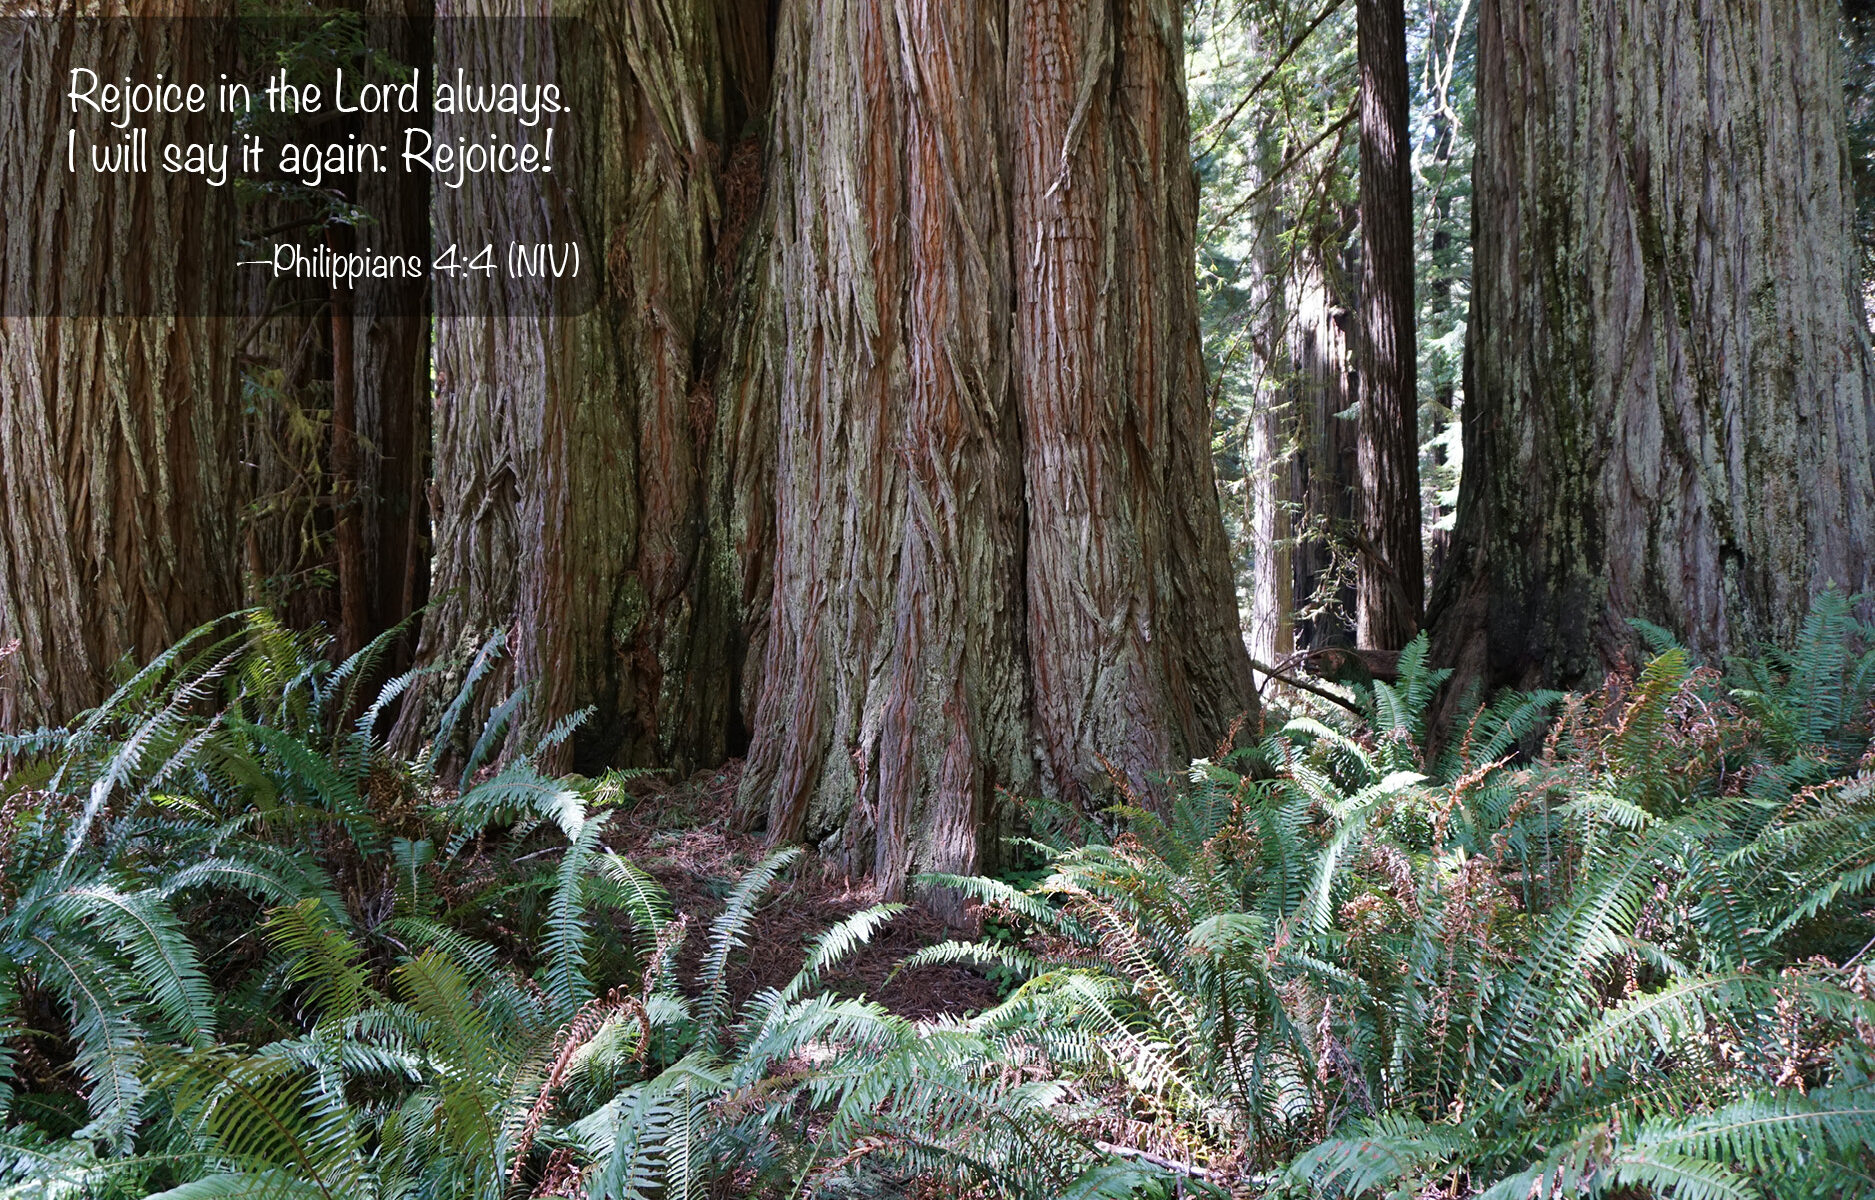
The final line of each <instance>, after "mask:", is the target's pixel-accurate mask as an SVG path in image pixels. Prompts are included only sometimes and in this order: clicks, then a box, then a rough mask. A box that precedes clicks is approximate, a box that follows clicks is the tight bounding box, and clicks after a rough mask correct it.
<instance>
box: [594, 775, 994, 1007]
mask: <svg viewBox="0 0 1875 1200" xmlns="http://www.w3.org/2000/svg"><path fill="white" fill-rule="evenodd" d="M741 776H742V763H741V761H740V760H732V761H731V762H729V763H727V764H725V765H723V766H721V767H717V768H715V769H714V770H708V771H700V772H698V773H697V774H696V775H694V776H692V777H691V778H689V779H687V780H684V781H682V782H679V783H675V784H672V783H667V782H662V781H659V780H656V779H641V780H635V781H634V782H633V786H632V788H631V791H632V794H633V796H634V797H635V801H636V802H635V803H633V802H627V803H625V804H622V805H620V806H619V808H618V809H617V812H616V815H615V816H614V817H613V818H612V821H611V823H610V825H609V826H608V830H607V837H606V838H605V841H606V843H607V844H608V845H609V846H610V847H611V848H612V849H614V850H616V851H618V852H619V853H620V854H622V855H624V856H625V857H626V858H628V859H630V860H631V861H632V862H633V863H634V864H636V865H637V866H638V867H640V868H642V869H643V870H645V871H647V872H649V873H650V874H651V875H652V876H653V877H655V878H656V879H657V881H658V882H659V883H660V884H662V885H663V886H664V887H665V889H666V890H668V891H669V892H670V896H671V904H672V907H673V908H674V910H675V914H676V915H679V916H683V917H688V918H689V921H690V933H689V936H688V937H687V938H686V939H685V943H684V948H683V951H682V953H681V954H680V956H679V959H678V963H679V975H680V977H681V978H683V979H694V978H696V975H697V969H698V966H699V964H700V963H701V961H702V958H703V952H704V949H705V947H706V946H707V945H708V942H709V925H710V921H711V920H712V919H714V918H715V917H716V915H717V914H718V913H720V912H722V910H723V904H724V901H725V898H726V897H727V896H728V894H729V892H730V891H731V889H733V888H734V887H735V884H736V881H737V880H739V879H740V878H741V877H742V875H743V873H744V872H745V871H747V870H748V869H749V868H750V867H752V866H754V865H755V864H756V863H758V862H760V861H761V860H762V859H763V858H764V857H765V856H766V855H767V854H768V852H769V849H770V847H769V846H768V844H767V841H766V839H765V838H763V837H762V835H760V834H759V833H742V832H738V831H737V830H736V828H735V822H734V820H733V817H734V807H735V798H736V786H737V784H738V783H739V782H740V780H741ZM878 899H879V897H878V894H877V893H876V892H874V891H872V890H870V889H869V888H867V887H866V886H865V885H864V884H863V883H860V884H858V885H857V886H856V885H855V882H854V881H851V880H846V879H841V878H838V877H836V876H834V875H833V874H831V873H830V872H829V871H828V870H827V868H826V867H825V865H824V864H823V863H822V862H821V861H820V860H818V859H816V858H815V857H814V856H813V855H812V854H811V852H810V853H809V854H808V855H805V856H803V857H802V858H801V859H800V860H799V861H798V862H797V863H796V864H795V866H794V867H793V868H792V869H791V870H790V871H788V873H787V874H786V875H785V876H783V878H782V879H781V881H780V882H778V883H777V884H776V885H775V887H774V888H773V889H772V890H771V891H770V893H769V895H768V897H767V898H766V899H765V900H764V902H763V904H762V906H761V908H760V909H759V910H758V911H757V913H756V917H755V921H754V923H753V925H752V926H751V929H750V936H749V939H748V940H749V944H748V946H747V947H746V948H744V949H742V950H739V951H737V952H736V953H735V954H734V955H732V956H731V958H730V961H729V968H728V972H727V974H728V979H729V989H730V996H731V999H732V1001H733V1003H734V1004H735V1005H736V1006H738V1007H740V1005H741V1004H742V1003H743V1002H744V1001H746V1000H747V999H748V998H749V997H750V996H752V995H754V994H755V993H756V992H757V991H759V990H761V989H762V988H765V987H774V988H779V987H783V986H785V985H786V984H787V983H788V981H789V980H791V979H793V978H794V974H795V972H796V971H798V970H800V967H801V959H802V957H803V955H804V954H805V953H806V950H807V947H808V944H809V943H810V942H812V940H813V939H814V938H815V937H817V936H818V935H819V934H820V933H821V931H823V930H825V929H826V928H827V927H828V926H830V925H832V924H834V923H835V922H836V921H839V920H841V919H843V918H845V917H847V916H850V915H851V914H853V913H855V912H858V911H859V910H860V909H862V908H866V907H869V906H871V905H873V904H876V903H878ZM963 936H968V931H959V930H957V929H955V928H953V927H950V926H947V925H945V924H944V923H943V922H942V921H940V920H939V919H937V918H936V917H934V916H932V915H931V914H929V913H927V912H925V911H924V910H923V909H922V908H919V907H917V906H915V905H914V906H913V907H912V908H911V909H909V910H908V911H906V912H903V913H901V914H899V915H898V916H897V917H896V918H894V919H893V920H892V921H891V923H889V924H888V925H886V926H885V927H884V928H883V929H881V930H880V931H879V932H878V933H877V934H876V935H874V937H873V939H872V941H871V943H870V944H868V945H867V946H865V947H864V948H863V949H861V950H860V951H858V952H857V953H856V954H854V955H853V956H852V957H851V958H849V959H848V960H847V961H846V962H844V963H843V964H841V965H840V967H839V968H838V969H836V970H834V971H831V972H829V973H828V974H827V975H826V976H825V980H824V982H825V984H826V986H827V988H828V990H830V991H833V992H836V993H838V994H840V995H843V996H860V995H864V996H866V997H868V998H869V999H872V1000H876V1001H878V1002H879V1003H880V1004H882V1005H884V1006H885V1007H886V1008H888V1009H890V1010H891V1011H892V1012H894V1013H897V1014H899V1015H900V1016H903V1017H908V1018H911V1019H914V1020H926V1019H930V1018H935V1017H946V1016H948V1017H962V1016H965V1015H968V1014H970V1013H973V1012H979V1011H981V1010H983V1009H985V1008H988V1007H989V1006H991V1005H993V1004H995V1003H996V1001H997V1000H998V998H999V997H998V995H997V990H996V987H995V985H993V984H992V983H990V982H989V981H988V980H987V979H985V978H984V977H983V976H981V975H979V974H977V973H976V972H974V971H971V970H969V969H967V968H963V967H921V968H919V969H917V970H914V971H907V972H905V973H903V974H900V975H897V976H896V977H894V976H893V972H894V970H895V969H896V968H897V966H898V964H899V963H900V961H902V960H903V959H904V958H905V957H906V956H907V955H909V954H911V953H913V952H914V951H916V950H919V949H922V948H923V947H925V946H929V945H933V944H935V943H937V942H941V941H945V940H947V939H950V938H956V937H963Z"/></svg>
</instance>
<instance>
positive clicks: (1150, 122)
mask: <svg viewBox="0 0 1875 1200" xmlns="http://www.w3.org/2000/svg"><path fill="white" fill-rule="evenodd" d="M1179 31H1180V12H1179V9H1178V7H1177V5H1175V4H1170V3H1163V2H1159V0H1135V2H1132V3H1126V4H1119V5H1107V4H1101V3H1085V2H1083V3H1072V2H1070V3H1065V4H1059V5H1054V4H1051V5H1041V4H1030V3H1017V4H1015V5H1012V8H1011V14H1010V64H1009V80H1010V83H1009V88H1010V96H1011V110H1012V112H1013V113H1014V114H1018V116H1017V117H1016V119H1015V120H1014V122H1013V135H1012V139H1011V149H1012V159H1013V192H1014V211H1015V214H1016V216H1015V239H1016V240H1015V254H1016V261H1017V276H1016V300H1015V304H1016V327H1015V339H1016V341H1015V345H1016V374H1017V381H1018V382H1017V392H1018V398H1019V401H1020V404H1021V410H1022V418H1023V448H1024V465H1025V470H1026V486H1027V498H1028V518H1029V528H1028V547H1027V567H1026V575H1027V600H1028V644H1029V661H1030V668H1031V670H1032V671H1033V673H1034V681H1033V695H1034V697H1035V707H1036V725H1037V731H1038V733H1039V735H1040V739H1041V743H1042V763H1043V780H1044V785H1045V787H1047V788H1048V790H1049V791H1051V792H1052V793H1054V794H1056V795H1059V796H1062V797H1064V798H1068V799H1072V800H1080V799H1082V798H1083V797H1084V796H1085V795H1086V794H1087V793H1088V791H1089V790H1090V787H1093V786H1096V784H1095V781H1097V780H1100V779H1102V778H1103V777H1104V776H1105V774H1106V764H1111V765H1112V768H1113V770H1114V772H1115V773H1116V774H1117V775H1119V776H1120V777H1121V778H1122V779H1123V780H1124V781H1125V783H1126V786H1127V787H1128V788H1129V789H1131V790H1133V791H1134V792H1136V793H1137V794H1139V795H1141V796H1154V795H1158V794H1161V784H1160V775H1161V772H1163V771H1164V770H1165V769H1166V768H1167V767H1168V766H1170V765H1172V764H1174V763H1176V762H1177V761H1178V760H1179V759H1181V758H1183V757H1186V756H1187V755H1191V754H1202V753H1205V752H1207V751H1208V750H1209V749H1210V746H1209V745H1208V744H1207V741H1208V740H1211V739H1215V738H1216V737H1217V736H1218V735H1219V734H1220V733H1221V732H1222V731H1223V730H1224V728H1225V727H1226V726H1227V725H1228V724H1229V723H1230V721H1231V720H1232V719H1233V718H1234V717H1235V716H1237V715H1239V714H1240V713H1242V712H1244V711H1245V710H1246V708H1247V707H1248V706H1249V705H1250V704H1251V703H1252V700H1251V682H1250V672H1249V663H1248V659H1247V657H1246V656H1245V654H1244V650H1243V644H1242V641H1241V635H1240V633H1239V627H1238V620H1237V612H1236V604H1235V598H1234V596H1233V589H1232V588H1231V585H1230V574H1229V563H1228V551H1227V548H1226V545H1225V541H1224V535H1223V528H1222V525H1221V523H1220V521H1219V518H1218V512H1217V505H1218V501H1217V493H1216V485H1215V482H1214V474H1213V468H1212V463H1211V456H1210V437H1209V433H1210V414H1209V413H1208V412H1206V411H1204V396H1205V392H1204V388H1203V386H1202V379H1201V374H1202V366H1201V361H1200V357H1199V350H1198V322H1197V293H1196V285H1195V283H1194V281H1193V278H1192V273H1191V271H1190V269H1189V263H1190V261H1191V254H1192V244H1191V243H1192V238H1193V236H1194V234H1193V230H1194V224H1195V220H1196V210H1197V189H1196V182H1195V180H1194V179H1193V176H1192V173H1191V168H1190V163H1189V161H1188V158H1187V153H1188V151H1187V146H1186V139H1187V136H1188V134H1187V127H1186V116H1185V103H1184V67H1183V54H1184V47H1183V41H1182V35H1181V34H1180V32H1179ZM1103 760H1104V762H1103Z"/></svg>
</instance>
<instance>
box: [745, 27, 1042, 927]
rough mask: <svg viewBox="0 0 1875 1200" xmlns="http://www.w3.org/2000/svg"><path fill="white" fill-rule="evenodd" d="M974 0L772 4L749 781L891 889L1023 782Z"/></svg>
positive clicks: (986, 74) (994, 262)
mask: <svg viewBox="0 0 1875 1200" xmlns="http://www.w3.org/2000/svg"><path fill="white" fill-rule="evenodd" d="M999 28H1000V21H999V19H998V18H997V14H996V12H995V6H994V5H993V4H988V3H983V4H977V5H975V6H958V5H955V4H949V3H944V4H940V3H921V2H913V3H904V4H895V5H883V6H880V5H871V4H836V5H832V6H821V7H819V8H812V7H810V6H807V5H790V6H788V7H787V8H786V10H785V11H784V13H783V16H782V24H781V29H780V37H779V41H778V46H777V59H776V83H775V86H776V89H777V115H776V119H775V124H774V144H773V149H772V163H773V169H772V178H773V184H772V186H773V188H774V189H775V191H774V194H773V197H772V201H771V203H772V208H773V221H774V234H773V238H774V240H773V245H772V248H771V251H770V254H771V257H770V268H769V269H770V275H769V278H768V281H767V284H766V290H767V292H768V294H769V295H770V296H771V297H772V298H773V300H774V302H775V303H776V304H777V305H778V306H779V309H780V311H779V312H778V313H777V316H776V321H775V327H774V337H775V338H776V339H777V342H776V344H775V345H773V346H772V348H771V349H770V353H771V354H772V356H773V358H774V367H773V370H774V373H775V385H776V387H777V389H778V392H777V402H778V411H777V414H776V433H777V440H776V450H777V455H778V457H777V466H776V471H775V508H774V538H775V561H774V568H773V576H772V579H773V582H772V592H771V594H770V595H769V596H768V597H765V598H764V600H765V602H766V604H767V606H768V608H769V611H770V613H771V614H772V615H771V618H770V621H771V624H770V627H769V629H768V630H767V633H766V638H765V642H764V648H765V655H764V663H763V668H762V673H761V678H760V689H759V692H758V693H757V695H756V700H755V706H754V713H753V720H752V728H753V731H754V741H753V743H752V745H751V747H750V751H749V758H748V765H747V770H746V772H745V774H744V776H743V795H744V797H745V802H746V803H749V804H752V805H754V806H757V807H760V808H765V809H766V813H767V819H768V823H769V830H770V833H771V835H772V836H774V837H777V838H786V839H806V840H808V841H812V842H815V843H817V844H818V845H820V846H821V848H822V850H823V852H824V853H826V854H828V855H829V856H830V857H831V858H832V859H833V860H834V862H835V863H836V865H839V866H843V867H844V868H845V869H846V870H848V871H850V872H853V873H855V874H872V875H873V876H875V878H876V879H877V881H878V882H879V884H880V885H881V887H882V888H883V890H884V891H885V892H886V893H887V894H889V895H896V894H898V893H899V892H900V891H902V889H903V886H904V883H905V881H906V878H907V875H908V873H909V872H910V871H911V870H912V869H913V867H914V865H915V866H916V867H918V868H921V869H936V870H944V871H974V870H976V869H977V867H978V865H979V857H978V855H979V845H978V835H979V830H980V828H981V827H982V825H983V823H984V819H985V817H986V815H987V808H988V806H989V804H990V802H991V801H992V800H993V797H994V795H995V789H996V788H998V787H1010V788H1018V789H1021V788H1028V787H1031V786H1032V784H1033V781H1034V777H1035V772H1034V765H1033V758H1032V753H1031V747H1030V741H1029V736H1028V719H1027V718H1028V714H1027V696H1026V689H1025V668H1026V664H1025V662H1024V658H1023V654H1022V643H1021V625H1020V618H1021V601H1020V587H1021V550H1022V545H1021V536H1022V533H1021V531H1022V523H1021V497H1022V492H1021V459H1020V448H1019V444H1018V440H1017V428H1016V413H1015V408H1014V404H1013V397H1012V383H1011V378H1010V348H1009V339H1010V313H1009V308H1008V302H1007V297H1008V296H1009V294H1010V290H1011V282H1010V271H1011V267H1010V260H1009V246H1010V242H1009V234H1008V224H1007V223H1008V215H1007V208H1006V207H1005V200H1006V195H1007V193H1006V192H1005V191H1004V189H1003V188H1002V187H1001V186H1000V181H1001V180H1002V179H1004V178H1005V177H1006V173H1007V168H1006V165H1005V153H1004V149H1003V146H1002V143H1001V135H1000V133H999V131H998V121H997V115H998V112H999V110H1000V108H1001V105H1000V103H999V95H998V91H999V87H1000V84H1001V72H1002V54H1001V46H1000V45H999V43H998V40H997V34H998V31H999Z"/></svg>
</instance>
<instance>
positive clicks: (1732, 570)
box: [1435, 0, 1875, 684]
mask: <svg viewBox="0 0 1875 1200" xmlns="http://www.w3.org/2000/svg"><path fill="white" fill-rule="evenodd" d="M1479 21H1480V24H1479V41H1478V66H1479V80H1478V88H1479V96H1478V110H1479V130H1478V139H1477V161H1476V168H1475V170H1476V177H1475V188H1476V199H1475V204H1476V209H1475V211H1476V218H1477V219H1476V225H1475V228H1476V231H1477V245H1476V259H1475V271H1474V279H1475V282H1474V295H1473V299H1472V304H1471V314H1472V317H1471V320H1472V324H1471V339H1470V346H1471V350H1470V359H1471V361H1470V369H1469V376H1468V381H1467V387H1466V409H1465V467H1464V472H1465V473H1464V482H1463V489H1462V493H1461V496H1460V500H1459V512H1458V523H1457V529H1456V533H1455V541H1454V549H1453V555H1452V559H1451V562H1450V568H1451V569H1450V570H1449V571H1448V572H1447V573H1446V574H1445V575H1444V576H1443V577H1442V579H1441V585H1440V592H1439V595H1438V597H1437V601H1436V604H1435V607H1436V608H1438V609H1439V616H1438V618H1437V626H1438V638H1437V641H1438V642H1439V643H1440V648H1441V649H1442V651H1443V652H1444V654H1445V655H1447V656H1448V657H1449V658H1451V659H1456V660H1458V661H1460V662H1461V664H1462V665H1463V666H1464V667H1465V668H1467V669H1468V670H1470V671H1473V672H1483V673H1485V674H1487V675H1488V676H1489V677H1490V678H1491V679H1493V680H1495V681H1500V682H1512V683H1522V682H1529V681H1533V680H1536V679H1548V680H1552V681H1555V682H1559V683H1564V684H1569V683H1575V682H1578V681H1580V680H1582V679H1583V678H1585V677H1586V676H1589V675H1591V674H1593V673H1594V672H1596V671H1597V670H1598V669H1599V668H1600V667H1601V666H1602V665H1603V664H1605V663H1607V662H1609V661H1611V660H1612V659H1614V658H1615V657H1616V656H1618V655H1619V654H1621V653H1622V651H1623V649H1624V647H1626V646H1627V645H1628V644H1629V638H1630V635H1629V634H1628V631H1627V629H1626V628H1625V627H1624V622H1623V619H1624V618H1627V617H1640V618H1645V619H1647V620H1650V621H1653V622H1656V623H1658V624H1660V625H1664V626H1666V627H1667V628H1669V629H1671V630H1672V631H1674V632H1675V633H1677V634H1678V635H1679V636H1680V637H1681V638H1683V639H1684V640H1685V641H1686V642H1687V643H1688V644H1689V645H1690V646H1691V647H1692V648H1693V649H1695V650H1696V651H1698V652H1700V653H1702V654H1704V655H1707V656H1717V655H1719V654H1721V653H1723V652H1725V651H1728V650H1733V649H1738V648H1742V647H1746V646H1748V645H1750V644H1751V643H1752V642H1754V641H1757V640H1759V639H1783V638H1788V637H1789V636H1790V635H1791V634H1792V632H1793V631H1794V630H1795V628H1796V627H1797V625H1798V623H1799V621H1800V620H1801V618H1802V615H1803V613H1804V611H1805V608H1806V604H1807V602H1808V599H1809V597H1810V595H1811V594H1812V593H1813V592H1814V591H1815V590H1817V589H1819V588H1821V587H1823V586H1825V585H1827V584H1830V583H1835V584H1838V585H1841V586H1843V587H1844V588H1847V589H1850V590H1856V589H1862V588H1866V587H1867V586H1868V585H1869V584H1870V582H1871V575H1870V554H1869V545H1868V537H1869V530H1870V529H1871V527H1872V526H1871V522H1872V520H1875V483H1872V482H1871V461H1872V458H1875V443H1872V442H1871V429H1872V428H1875V406H1872V402H1871V391H1870V371H1869V352H1868V345H1867V343H1868V334H1867V330H1866V327H1865V324H1864V321H1865V316H1864V313H1863V308H1862V296H1861V291H1860V285H1859V280H1858V278H1857V275H1858V268H1857V262H1856V257H1855V253H1854V242H1853V240H1852V237H1851V229H1850V216H1851V206H1850V203H1849V198H1848V195H1847V193H1846V183H1847V180H1848V167H1847V164H1846V161H1845V143H1844V130H1843V116H1844V113H1843V94H1842V88H1841V82H1840V78H1841V73H1840V63H1839V57H1838V56H1839V53H1840V50H1839V43H1838V25H1837V22H1838V11H1837V4H1836V3H1835V0H1725V2H1723V3H1717V4H1710V3H1695V2H1694V0H1657V2H1655V3H1649V4H1641V5H1636V4H1628V3H1618V2H1616V0H1563V2H1558V0H1485V2H1484V3H1483V5H1482V7H1481V9H1480V14H1479Z"/></svg>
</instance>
